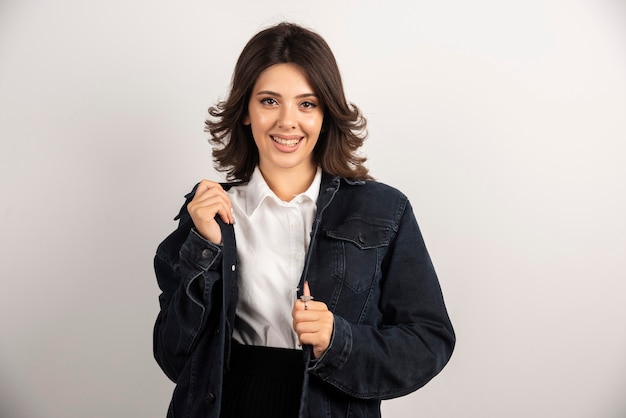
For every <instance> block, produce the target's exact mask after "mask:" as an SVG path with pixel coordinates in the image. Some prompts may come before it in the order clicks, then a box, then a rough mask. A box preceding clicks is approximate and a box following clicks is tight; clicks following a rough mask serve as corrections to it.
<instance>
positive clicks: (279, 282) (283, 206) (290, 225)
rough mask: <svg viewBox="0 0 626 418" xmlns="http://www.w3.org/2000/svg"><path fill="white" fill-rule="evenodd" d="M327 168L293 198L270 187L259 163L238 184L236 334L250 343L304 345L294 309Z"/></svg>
mask: <svg viewBox="0 0 626 418" xmlns="http://www.w3.org/2000/svg"><path fill="white" fill-rule="evenodd" d="M321 178H322V171H321V169H320V168H318V169H317V174H316V175H315V178H314V179H313V182H312V183H311V185H310V186H309V188H308V189H307V190H306V191H305V192H304V193H301V194H299V195H296V196H294V197H293V199H292V200H291V201H289V202H285V201H283V200H280V199H279V198H278V197H277V196H276V194H275V193H274V192H273V191H272V190H271V189H270V188H269V186H268V185H267V183H266V182H265V179H264V178H263V175H262V174H261V171H260V170H259V168H258V167H257V168H256V169H255V170H254V173H253V174H252V176H251V178H250V181H249V182H248V183H247V184H243V185H241V186H236V187H232V188H231V189H230V190H228V192H227V193H228V195H229V196H230V199H231V201H232V204H233V215H234V218H235V225H234V227H235V239H236V241H237V256H238V258H239V270H238V272H239V275H238V277H237V280H238V286H239V300H238V302H237V309H236V315H237V319H236V321H235V329H234V330H233V338H234V339H235V340H236V341H238V342H240V343H242V344H249V345H260V346H266V347H280V348H291V349H298V348H299V347H298V337H297V335H296V333H295V332H294V330H293V328H292V322H293V320H292V317H291V310H292V308H293V304H294V302H295V300H296V297H297V295H296V288H297V286H298V283H299V281H300V276H301V274H302V270H303V268H304V259H305V256H306V253H307V250H308V247H309V242H310V239H311V237H310V232H311V227H312V224H313V219H314V218H315V211H316V202H317V196H318V195H319V188H320V182H321Z"/></svg>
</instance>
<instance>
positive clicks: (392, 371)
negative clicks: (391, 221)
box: [310, 201, 455, 399]
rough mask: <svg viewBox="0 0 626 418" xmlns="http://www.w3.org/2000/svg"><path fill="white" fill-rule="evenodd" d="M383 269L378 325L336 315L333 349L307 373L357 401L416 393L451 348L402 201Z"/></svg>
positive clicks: (447, 325)
mask: <svg viewBox="0 0 626 418" xmlns="http://www.w3.org/2000/svg"><path fill="white" fill-rule="evenodd" d="M381 270H382V278H381V284H380V286H381V289H380V300H379V301H378V307H377V309H378V310H379V311H380V315H381V318H382V320H381V323H380V324H364V323H359V324H354V323H350V322H348V321H347V320H346V319H344V318H342V317H340V316H338V315H335V328H334V332H333V337H332V341H331V345H330V347H329V348H328V349H327V351H326V352H325V353H324V355H323V356H322V357H321V358H320V359H319V360H318V361H317V362H314V363H312V366H311V368H310V371H311V372H312V373H313V374H315V375H317V376H318V377H319V378H321V379H322V380H324V381H325V382H327V383H330V384H331V385H333V386H335V387H337V388H338V389H340V390H341V391H343V392H345V393H347V394H349V395H350V396H353V397H357V398H363V399H389V398H394V397H398V396H403V395H406V394H408V393H410V392H413V391H415V390H417V389H418V388H420V387H421V386H423V385H425V384H426V383H427V382H428V381H430V380H431V379H432V378H433V377H434V376H435V375H437V374H438V373H439V372H440V371H441V370H442V369H443V367H444V366H445V365H446V363H447V362H448V360H449V359H450V357H451V355H452V351H453V349H454V344H455V335H454V330H453V328H452V324H451V322H450V319H449V317H448V313H447V310H446V307H445V304H444V299H443V295H442V292H441V288H440V285H439V281H438V278H437V275H436V273H435V270H434V268H433V265H432V262H431V259H430V256H429V255H428V252H427V250H426V246H425V244H424V241H423V239H422V235H421V232H420V230H419V227H418V225H417V221H416V220H415V216H414V214H413V211H412V208H411V206H410V204H409V202H408V201H406V205H405V208H404V211H403V212H402V214H401V216H400V220H399V223H398V229H397V233H396V235H395V237H394V238H393V240H392V241H391V242H390V244H389V248H388V251H387V253H386V255H385V257H384V259H383V260H382V263H381ZM371 303H372V304H375V303H376V302H375V301H372V302H371ZM374 309H376V308H374Z"/></svg>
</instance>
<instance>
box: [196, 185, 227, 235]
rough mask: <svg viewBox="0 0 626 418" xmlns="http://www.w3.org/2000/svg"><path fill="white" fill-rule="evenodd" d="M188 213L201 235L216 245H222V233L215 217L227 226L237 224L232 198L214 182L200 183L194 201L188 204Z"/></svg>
mask: <svg viewBox="0 0 626 418" xmlns="http://www.w3.org/2000/svg"><path fill="white" fill-rule="evenodd" d="M187 211H188V212H189V214H190V215H191V219H192V220H193V224H194V226H195V227H196V230H197V231H198V232H199V233H200V235H202V236H203V237H204V238H205V239H206V240H208V241H211V242H212V243H214V244H221V243H222V231H221V230H220V226H219V224H218V223H217V221H216V220H215V216H216V215H217V216H219V217H220V219H222V221H224V222H225V223H227V224H233V223H235V219H234V218H233V213H232V203H231V202H230V198H229V197H228V195H227V194H226V191H225V190H224V189H223V188H222V186H221V185H220V184H219V183H216V182H213V181H209V180H202V181H201V182H200V184H199V185H198V187H197V189H196V193H195V194H194V196H193V199H192V200H191V202H189V204H187Z"/></svg>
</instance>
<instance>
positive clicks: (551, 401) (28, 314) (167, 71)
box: [0, 0, 626, 418]
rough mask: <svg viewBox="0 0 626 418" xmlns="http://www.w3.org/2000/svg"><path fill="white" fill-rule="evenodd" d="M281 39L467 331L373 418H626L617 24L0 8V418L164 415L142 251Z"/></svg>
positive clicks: (621, 47) (623, 46) (281, 4)
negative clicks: (405, 203) (244, 62)
mask: <svg viewBox="0 0 626 418" xmlns="http://www.w3.org/2000/svg"><path fill="white" fill-rule="evenodd" d="M282 19H288V20H292V21H296V22H298V23H301V24H304V25H306V26H309V27H311V28H313V29H315V30H316V31H318V32H319V33H320V34H322V36H324V37H325V38H326V40H327V41H328V43H329V44H330V45H331V47H332V48H333V50H334V52H335V55H336V57H337V60H338V62H339V65H340V68H341V71H342V74H343V76H344V81H345V86H346V91H347V95H348V97H349V99H350V100H351V101H353V102H354V103H356V104H357V105H359V106H360V107H361V108H362V110H363V111H364V112H365V114H366V115H367V116H368V118H369V131H370V138H369V140H368V142H367V143H366V146H365V147H364V153H365V154H367V156H368V157H369V162H368V165H369V167H370V168H371V170H372V174H373V175H374V176H375V177H377V178H378V179H379V180H381V181H384V182H386V183H389V184H392V185H394V186H396V187H398V188H400V189H401V190H403V191H404V192H405V193H406V194H407V195H408V196H409V197H410V199H411V201H412V203H413V206H414V208H415V211H416V215H417V217H418V221H419V222H420V225H421V227H422V230H423V233H424V236H425V239H426V241H427V244H428V247H429V250H430V252H431V255H432V258H433V260H434V262H435V266H436V268H437V271H438V273H439V276H440V280H441V285H442V287H443V290H444V295H445V297H446V301H447V304H448V308H449V311H450V315H451V317H452V320H453V323H454V325H455V328H456V331H457V337H458V344H457V347H456V351H455V353H454V355H453V357H452V360H451V362H450V363H449V365H448V366H447V368H446V369H445V370H444V371H443V372H442V373H441V374H440V375H439V376H437V377H436V378H435V379H434V380H433V381H432V382H431V383H430V384H428V385H427V386H426V387H424V388H423V389H421V390H419V391H418V392H416V393H414V394H412V395H409V396H407V397H405V398H402V399H399V400H394V401H389V402H385V403H383V408H384V414H385V417H387V418H389V417H442V418H444V417H445V418H449V417H477V418H478V417H480V418H485V417H488V418H489V417H494V418H496V417H497V418H500V417H511V418H518V417H519V418H527V417H568V418H587V417H594V418H597V417H603V418H619V417H624V416H626V400H625V399H626V398H625V397H624V393H625V389H626V187H625V185H626V184H625V183H626V4H625V2H623V1H621V0H560V1H559V0H555V1H540V0H526V1H502V0H499V1H498V0H492V1H489V0H476V1H463V0H443V1H421V0H419V1H402V2H395V1H374V0H362V1H357V0H352V1H338V0H334V1H326V0H316V1H308V2H298V1H294V0H271V1H270V0H266V1H258V2H256V1H255V2H253V1H249V2H240V1H219V2H218V1H213V2H211V1H206V0H205V1H199V0H197V1H191V0H183V1H176V2H174V1H165V0H151V1H148V0H146V1H141V0H108V1H98V2H94V1H85V0H58V1H48V2H46V1H43V0H41V1H37V0H20V1H18V0H0V139H1V141H0V254H1V257H2V258H1V270H0V280H1V282H0V283H1V284H0V286H1V287H0V416H2V417H3V418H5V417H6V418H13V417H18V418H21V417H28V418H32V417H45V418H56V417H58V418H61V417H63V418H66V417H111V418H113V417H115V418H119V417H160V416H165V411H166V409H167V404H168V402H169V399H170V395H171V391H172V388H173V385H172V384H171V383H170V382H169V381H168V380H167V378H166V377H165V375H164V374H162V372H161V371H160V369H159V368H158V366H157V365H156V362H155V361H154V360H153V358H152V346H151V344H152V341H151V335H152V325H153V321H154V318H155V316H156V314H157V312H158V303H157V296H158V293H159V290H158V288H157V285H156V282H155V279H154V276H153V271H152V257H153V254H154V250H155V248H156V246H157V244H158V243H159V242H160V241H161V240H162V239H163V238H164V237H165V236H166V235H167V234H168V233H169V232H170V231H171V230H172V229H173V228H175V223H174V222H173V221H172V218H173V217H174V215H175V214H176V213H177V211H178V209H179V207H180V205H181V204H182V202H183V200H182V197H183V195H184V194H185V193H186V192H187V191H188V190H189V189H190V188H191V187H192V186H193V184H194V183H195V182H196V181H198V180H199V179H200V178H203V177H208V178H212V179H220V178H219V177H218V176H217V175H216V174H215V172H214V171H213V170H212V168H211V167H212V162H211V157H210V146H209V144H208V143H207V134H205V133H204V132H203V121H204V117H205V116H206V110H207V108H208V107H209V106H211V105H212V104H214V103H215V102H216V101H217V100H218V99H219V98H220V97H223V96H224V95H225V93H226V91H227V87H228V84H229V81H230V75H231V72H232V69H233V66H234V63H235V60H236V58H237V56H238V54H239V52H240V51H241V49H242V48H243V45H244V44H245V42H246V41H247V40H248V39H249V38H250V37H251V36H252V35H253V34H254V33H256V32H257V31H258V30H260V29H262V28H264V27H265V26H267V25H270V24H273V23H277V22H278V21H280V20H282Z"/></svg>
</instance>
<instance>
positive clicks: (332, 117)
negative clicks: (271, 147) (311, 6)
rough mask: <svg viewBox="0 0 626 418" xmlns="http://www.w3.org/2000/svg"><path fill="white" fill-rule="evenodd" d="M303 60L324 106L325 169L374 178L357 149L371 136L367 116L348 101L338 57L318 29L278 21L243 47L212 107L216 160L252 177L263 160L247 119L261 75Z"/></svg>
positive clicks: (231, 172) (233, 173)
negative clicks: (227, 86)
mask: <svg viewBox="0 0 626 418" xmlns="http://www.w3.org/2000/svg"><path fill="white" fill-rule="evenodd" d="M284 63H292V64H296V65H298V66H300V67H301V68H302V69H303V70H304V72H305V74H306V76H307V79H308V81H309V83H310V84H311V86H312V87H313V89H314V90H315V93H316V94H317V96H318V97H319V98H320V100H321V102H322V104H323V106H324V122H323V124H322V131H321V133H320V136H319V139H318V142H317V144H316V146H315V149H314V150H313V159H314V162H315V163H316V164H317V165H319V166H321V168H322V170H323V171H324V172H327V173H329V174H332V175H338V176H342V177H346V178H351V179H360V180H365V179H371V176H370V175H369V174H368V169H367V168H366V167H365V166H364V165H363V164H364V162H365V161H366V157H364V156H361V155H359V154H358V152H357V151H358V149H359V148H360V147H361V145H363V141H364V140H365V138H366V137H367V131H366V123H367V121H366V120H365V118H364V117H363V115H362V114H361V112H360V110H359V109H358V108H357V107H356V106H355V105H354V104H352V103H349V102H347V101H346V98H345V94H344V90H343V83H342V81H341V75H340V73H339V68H338V66H337V62H336V61H335V57H334V55H333V53H332V51H331V49H330V47H329V46H328V44H327V43H326V41H325V40H324V39H323V38H322V37H321V36H320V35H318V34H317V33H315V32H313V31H311V30H308V29H306V28H303V27H302V26H299V25H296V24H293V23H286V22H283V23H279V24H278V25H275V26H272V27H269V28H267V29H264V30H262V31H261V32H259V33H257V34H256V35H255V36H253V37H252V39H250V41H248V43H247V44H246V46H245V47H244V49H243V51H242V52H241V55H240V56H239V59H238V60H237V64H236V65H235V71H234V73H233V77H232V81H231V87H230V94H229V95H228V97H227V98H226V99H225V100H222V101H220V102H218V103H217V104H216V105H215V106H212V107H210V108H209V116H210V117H209V118H207V120H206V121H205V131H207V132H209V133H210V135H211V138H210V139H209V142H210V143H211V144H212V145H213V160H214V162H215V168H216V169H217V170H218V171H221V172H226V173H227V179H228V180H239V181H248V180H249V179H250V176H251V175H252V172H253V171H254V168H255V167H256V165H257V164H258V163H259V152H258V149H257V147H256V144H255V143H254V139H253V137H252V130H251V128H250V126H249V125H244V123H243V119H244V117H245V116H246V115H247V114H248V102H249V100H250V95H251V94H252V88H253V87H254V83H255V82H256V80H257V78H258V77H259V75H260V74H261V73H262V72H263V71H264V70H265V69H267V68H268V67H270V66H272V65H275V64H284Z"/></svg>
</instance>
